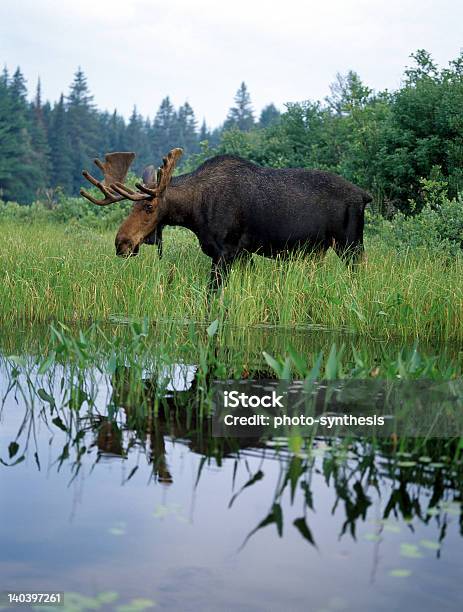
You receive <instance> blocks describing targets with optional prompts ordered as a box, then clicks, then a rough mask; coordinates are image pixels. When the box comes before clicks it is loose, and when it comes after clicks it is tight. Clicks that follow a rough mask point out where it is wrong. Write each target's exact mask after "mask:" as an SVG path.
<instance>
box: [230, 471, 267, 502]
mask: <svg viewBox="0 0 463 612" xmlns="http://www.w3.org/2000/svg"><path fill="white" fill-rule="evenodd" d="M263 477H264V472H262V470H258V471H257V472H256V473H255V474H254V476H252V478H250V479H249V480H248V482H247V483H246V484H244V485H243V486H242V487H241V489H240V490H239V491H237V492H236V493H235V494H234V495H233V497H232V498H231V500H230V503H229V504H228V507H229V508H231V507H232V504H233V502H234V501H235V499H236V498H237V497H238V495H239V494H240V493H241V492H242V491H244V489H246V488H247V487H250V486H251V485H253V484H255V483H256V482H258V481H259V480H262V478H263Z"/></svg>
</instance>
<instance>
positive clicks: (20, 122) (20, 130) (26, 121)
mask: <svg viewBox="0 0 463 612" xmlns="http://www.w3.org/2000/svg"><path fill="white" fill-rule="evenodd" d="M4 76H5V78H6V82H7V83H8V78H7V73H6V72H4ZM7 89H8V97H9V101H10V104H9V116H7V118H6V121H7V123H9V126H8V127H7V132H8V134H9V136H8V138H11V142H12V147H13V150H12V151H11V150H10V156H11V157H10V160H9V167H10V168H9V177H8V178H7V179H6V183H5V194H6V196H7V198H9V199H15V200H18V201H19V202H21V203H26V202H30V201H31V200H32V199H33V197H34V194H35V192H36V189H37V186H38V182H39V172H38V170H39V169H38V166H37V164H36V160H35V158H34V152H33V147H32V138H31V120H30V113H29V105H28V102H27V88H26V81H25V79H24V76H23V74H22V72H21V70H20V68H17V69H16V71H15V73H14V74H13V77H12V79H11V81H10V82H9V84H8V85H7Z"/></svg>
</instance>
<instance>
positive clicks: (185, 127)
mask: <svg viewBox="0 0 463 612" xmlns="http://www.w3.org/2000/svg"><path fill="white" fill-rule="evenodd" d="M178 123H179V132H180V140H179V145H178V146H181V147H182V148H183V149H184V155H185V156H188V155H190V154H191V153H196V152H197V151H198V134H197V129H198V128H197V123H196V118H195V114H194V111H193V109H192V108H191V106H190V105H189V104H188V102H185V104H184V105H183V106H181V107H180V108H179V109H178Z"/></svg>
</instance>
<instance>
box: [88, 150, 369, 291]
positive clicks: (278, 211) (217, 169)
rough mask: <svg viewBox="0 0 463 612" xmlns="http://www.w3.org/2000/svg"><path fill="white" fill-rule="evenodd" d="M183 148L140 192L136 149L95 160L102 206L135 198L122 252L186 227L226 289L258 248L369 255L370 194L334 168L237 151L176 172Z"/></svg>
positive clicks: (150, 171)
mask: <svg viewBox="0 0 463 612" xmlns="http://www.w3.org/2000/svg"><path fill="white" fill-rule="evenodd" d="M182 153H183V151H182V149H180V148H176V149H172V151H170V153H168V154H167V156H166V157H165V158H164V160H163V164H162V166H161V167H160V168H159V169H158V171H157V172H156V171H155V169H154V167H153V166H151V167H148V168H147V169H145V171H144V173H143V182H141V183H137V184H136V185H135V187H136V190H134V189H131V188H130V187H128V186H127V185H125V181H126V177H127V172H128V170H129V167H130V164H131V163H132V161H133V160H134V158H135V154H134V153H132V152H120V153H109V154H107V155H106V156H105V161H104V162H101V161H100V160H98V159H96V160H94V163H95V164H96V166H97V167H98V168H100V170H101V171H102V172H103V177H104V178H103V180H102V181H99V180H98V179H96V178H94V177H93V176H92V175H91V174H89V173H88V172H87V171H86V170H84V171H83V176H84V177H85V178H86V179H87V180H88V181H89V182H90V183H91V184H92V185H94V186H95V187H97V188H98V189H99V190H100V191H101V192H102V194H103V196H104V198H103V199H96V198H94V197H93V196H92V195H91V194H90V193H88V192H87V191H85V190H83V189H82V190H81V192H80V193H81V195H82V196H83V197H85V198H87V200H90V202H93V203H94V204H97V205H98V206H107V205H109V204H113V203H115V202H120V201H121V200H126V199H127V200H131V201H133V202H134V205H133V209H132V212H131V213H130V214H129V216H128V217H127V218H126V219H125V221H124V222H123V223H122V225H121V226H120V228H119V230H118V232H117V235H116V241H115V244H116V254H117V255H119V256H123V257H128V256H133V255H137V254H138V252H139V249H140V246H141V245H142V244H156V245H157V246H158V249H159V252H160V254H161V253H162V229H163V227H164V226H166V225H175V226H181V227H185V228H187V229H189V230H191V231H192V232H193V233H194V234H196V236H197V238H198V240H199V244H200V247H201V249H202V251H203V252H204V253H205V254H206V255H208V256H209V257H210V258H211V259H212V267H211V277H210V286H211V287H212V288H215V289H218V288H219V287H220V286H221V285H222V283H223V282H224V279H225V278H226V274H227V272H228V271H229V268H230V265H231V264H232V263H233V262H234V261H236V260H237V259H239V258H242V259H243V258H244V259H249V257H250V256H251V255H252V254H253V253H257V254H259V255H263V256H266V257H276V256H284V255H286V254H288V253H291V252H294V251H295V250H298V249H299V250H303V251H307V252H309V251H310V252H314V253H319V254H324V253H325V252H326V251H327V250H328V249H329V248H330V247H332V248H333V249H334V250H335V252H336V253H337V255H338V256H339V257H341V258H342V259H343V260H345V261H346V262H347V263H348V264H352V263H356V262H357V261H358V260H359V259H360V258H361V256H362V254H363V225H364V211H365V206H366V205H367V204H368V203H369V202H371V200H372V197H371V195H370V194H369V193H367V192H366V191H364V190H363V189H360V188H359V187H357V186H355V185H353V184H352V183H350V182H349V181H347V180H346V179H344V178H343V177H341V176H338V175H336V174H333V173H331V172H325V171H321V170H310V169H305V168H284V169H280V168H278V169H275V168H266V167H262V166H258V165H256V164H254V163H251V162H249V161H247V160H245V159H242V158H240V157H238V156H235V155H218V156H215V157H212V158H210V159H208V160H206V161H205V162H204V163H203V164H201V165H200V166H199V167H198V168H197V169H196V170H195V171H193V172H190V173H188V174H182V175H180V176H176V177H173V173H174V169H175V166H176V163H177V162H178V160H179V158H180V157H181V155H182Z"/></svg>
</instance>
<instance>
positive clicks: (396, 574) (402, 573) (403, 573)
mask: <svg viewBox="0 0 463 612" xmlns="http://www.w3.org/2000/svg"><path fill="white" fill-rule="evenodd" d="M411 574H412V572H411V570H409V569H403V568H397V569H393V570H391V571H390V572H389V576H392V577H393V578H408V576H411Z"/></svg>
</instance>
